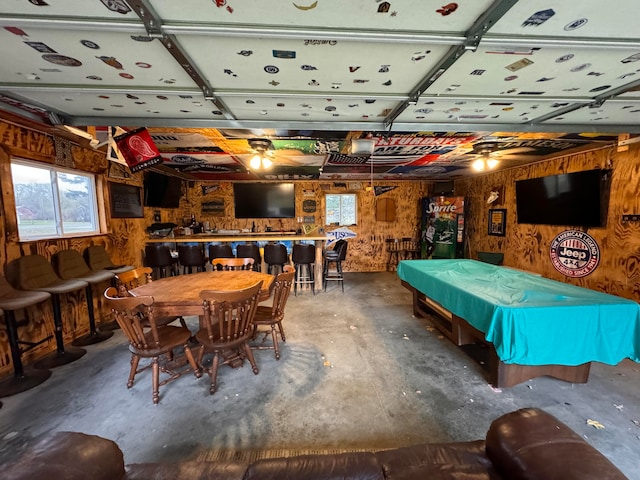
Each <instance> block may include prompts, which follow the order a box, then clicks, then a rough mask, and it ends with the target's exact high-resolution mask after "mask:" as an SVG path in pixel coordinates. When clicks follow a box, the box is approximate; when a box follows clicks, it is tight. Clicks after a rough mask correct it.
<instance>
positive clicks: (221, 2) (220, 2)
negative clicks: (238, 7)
mask: <svg viewBox="0 0 640 480" xmlns="http://www.w3.org/2000/svg"><path fill="white" fill-rule="evenodd" d="M213 3H215V5H216V7H218V8H222V7H225V6H226V7H225V10H226V11H227V12H229V13H233V8H232V7H231V6H230V5H227V0H213Z"/></svg>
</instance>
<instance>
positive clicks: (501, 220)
mask: <svg viewBox="0 0 640 480" xmlns="http://www.w3.org/2000/svg"><path fill="white" fill-rule="evenodd" d="M506 225H507V210H506V209H505V208H492V209H491V210H489V232H488V233H489V235H496V236H498V237H504V235H505V230H506Z"/></svg>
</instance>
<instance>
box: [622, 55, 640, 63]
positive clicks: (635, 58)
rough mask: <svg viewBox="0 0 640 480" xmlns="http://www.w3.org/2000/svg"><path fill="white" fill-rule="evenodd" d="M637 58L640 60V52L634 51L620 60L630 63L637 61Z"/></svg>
mask: <svg viewBox="0 0 640 480" xmlns="http://www.w3.org/2000/svg"><path fill="white" fill-rule="evenodd" d="M638 60H640V53H634V54H633V55H630V56H628V57H627V58H623V59H622V60H620V61H621V62H622V63H631V62H637V61H638Z"/></svg>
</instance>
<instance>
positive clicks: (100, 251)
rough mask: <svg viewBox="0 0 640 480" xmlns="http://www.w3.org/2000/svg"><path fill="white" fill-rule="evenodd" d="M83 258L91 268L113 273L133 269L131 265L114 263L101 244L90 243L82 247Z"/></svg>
mask: <svg viewBox="0 0 640 480" xmlns="http://www.w3.org/2000/svg"><path fill="white" fill-rule="evenodd" d="M83 256H84V260H85V262H87V265H88V266H89V268H90V269H91V270H94V271H98V270H108V271H110V272H113V273H114V274H115V275H117V274H119V273H122V272H128V271H129V270H133V269H134V268H135V267H134V266H133V265H115V264H114V263H113V261H112V260H111V257H109V254H108V253H107V251H106V250H105V248H104V247H103V246H102V245H92V246H90V247H87V248H85V249H84V252H83Z"/></svg>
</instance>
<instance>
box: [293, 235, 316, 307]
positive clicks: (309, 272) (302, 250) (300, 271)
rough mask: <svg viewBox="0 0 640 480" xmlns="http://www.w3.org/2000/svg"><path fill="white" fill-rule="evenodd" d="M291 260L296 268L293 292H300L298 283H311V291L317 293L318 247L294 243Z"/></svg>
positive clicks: (301, 284)
mask: <svg viewBox="0 0 640 480" xmlns="http://www.w3.org/2000/svg"><path fill="white" fill-rule="evenodd" d="M291 260H292V261H293V266H294V268H295V269H296V274H295V279H294V281H293V294H294V295H297V294H298V285H300V286H301V287H302V286H303V285H310V286H311V292H313V294H314V295H315V294H316V289H315V279H314V276H315V275H314V274H315V264H316V247H315V245H309V244H308V243H294V244H293V249H292V252H291Z"/></svg>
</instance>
